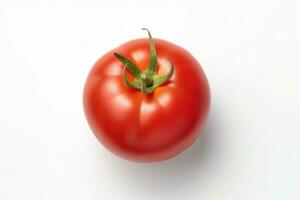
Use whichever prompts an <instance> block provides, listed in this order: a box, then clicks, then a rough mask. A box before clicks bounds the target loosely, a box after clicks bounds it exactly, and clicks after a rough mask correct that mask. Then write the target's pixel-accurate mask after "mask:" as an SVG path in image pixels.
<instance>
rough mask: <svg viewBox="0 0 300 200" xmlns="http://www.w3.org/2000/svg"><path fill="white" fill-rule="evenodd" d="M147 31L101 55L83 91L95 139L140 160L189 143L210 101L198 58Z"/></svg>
mask: <svg viewBox="0 0 300 200" xmlns="http://www.w3.org/2000/svg"><path fill="white" fill-rule="evenodd" d="M144 30H146V31H148V30H147V29H144ZM148 36H149V39H146V38H143V39H136V40H132V41H129V42H127V43H125V44H123V45H121V46H119V47H117V48H116V49H113V50H112V51H109V52H108V53H106V54H105V55H104V56H102V57H101V58H100V59H99V60H98V61H97V62H96V63H95V65H94V67H93V68H92V70H91V71H90V73H89V75H88V78H87V81H86V84H85V87H84V97H83V101H84V110H85V114H86V118H87V121H88V123H89V126H90V128H91V129H92V131H93V132H94V134H95V136H96V137H97V138H98V140H99V141H101V143H102V144H103V145H104V146H106V147H107V148H108V149H109V150H110V151H112V152H113V153H115V154H117V155H119V156H120V157H122V158H125V159H128V160H132V161H140V162H152V161H161V160H165V159H169V158H171V157H173V156H175V155H177V154H178V153H180V152H181V151H183V150H184V149H186V148H187V147H188V146H190V145H191V144H192V143H193V142H194V141H195V139H196V138H197V137H198V136H199V134H200V131H201V128H202V127H203V125H204V123H205V121H206V118H207V115H208V111H209V104H210V92H209V85H208V81H207V79H206V76H205V74H204V72H203V70H202V68H201V66H200V64H199V63H198V62H197V60H196V59H195V58H194V57H193V56H192V55H191V54H190V53H188V52H187V51H186V50H184V49H183V48H181V47H179V46H177V45H175V44H172V43H170V42H167V41H165V40H161V39H155V40H154V39H153V38H152V36H151V34H150V32H149V31H148ZM149 44H150V45H149Z"/></svg>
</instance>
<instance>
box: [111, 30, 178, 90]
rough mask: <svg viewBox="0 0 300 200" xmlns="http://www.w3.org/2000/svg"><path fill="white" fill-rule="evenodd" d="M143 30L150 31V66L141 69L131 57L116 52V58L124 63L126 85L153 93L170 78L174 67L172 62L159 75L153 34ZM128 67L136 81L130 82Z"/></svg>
mask: <svg viewBox="0 0 300 200" xmlns="http://www.w3.org/2000/svg"><path fill="white" fill-rule="evenodd" d="M142 30H146V31H147V32H148V37H149V43H150V61H149V66H148V68H147V69H146V70H145V71H143V72H142V71H141V70H140V69H139V68H138V67H137V66H136V65H135V64H134V63H133V62H131V61H130V60H129V59H127V58H125V57H124V56H122V55H120V54H118V53H116V52H115V53H114V55H115V56H116V58H117V59H118V60H119V61H120V62H122V63H123V64H124V69H123V78H124V82H125V84H126V86H128V87H130V88H134V89H138V90H141V91H142V93H143V94H149V93H152V92H153V91H154V90H155V89H156V88H157V87H159V86H161V85H162V84H164V83H165V82H166V81H168V80H170V79H171V77H172V75H173V73H174V67H173V64H172V63H171V69H170V71H169V72H168V73H167V74H164V75H161V76H158V75H157V74H156V71H157V56H156V49H155V45H154V40H153V38H152V36H151V33H150V31H149V30H148V29H146V28H143V29H142ZM126 69H128V70H129V71H130V72H131V73H132V74H133V76H134V78H135V79H134V81H133V82H129V81H128V78H127V75H126Z"/></svg>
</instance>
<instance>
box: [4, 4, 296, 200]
mask: <svg viewBox="0 0 300 200" xmlns="http://www.w3.org/2000/svg"><path fill="white" fill-rule="evenodd" d="M299 19H300V12H299V4H298V1H296V0H295V1H292V0H287V1H283V0H282V1H279V0H261V1H259V0H254V1H253V0H239V1H238V0H236V1H235V0H227V1H217V0H213V1H208V0H206V1H187V0H186V1H171V0H169V1H165V2H161V1H159V0H155V1H149V2H146V1H145V2H143V1H134V0H131V1H129V2H128V1H127V2H126V3H125V1H120V2H118V1H116V0H114V1H108V2H101V1H95V2H85V1H71V0H70V1H51V3H50V2H46V1H44V2H41V1H19V2H17V1H13V0H12V1H3V0H2V1H1V2H0V199H1V200H15V199H16V200H20V199H22V200H44V199H45V200H53V199H62V200H63V199H73V200H77V199H78V200H82V199H87V200H99V199H103V200H104V199H105V200H106V199H108V200H110V199H113V200H115V199H117V200H124V199H128V200H153V199H163V200H169V199H170V200H176V199H177V200H182V199H185V200H198V199H205V200H220V199H222V200H253V199H256V200H267V199H272V200H279V199H280V200H286V199H288V200H298V199H300V127H299V119H300V59H299V55H300V28H299ZM143 27H147V28H149V29H150V30H151V31H152V34H153V36H154V37H159V38H163V39H166V40H169V41H172V42H174V43H176V44H178V45H180V46H182V47H184V48H186V49H188V50H189V51H190V52H191V53H192V54H193V55H194V56H195V57H196V58H197V59H198V60H199V62H200V63H201V64H202V66H203V68H204V70H205V72H206V74H207V76H208V79H209V81H210V85H211V92H212V107H211V113H210V117H209V120H208V123H207V127H206V129H205V131H204V133H203V135H202V136H201V137H200V138H199V140H198V141H197V142H196V143H195V144H194V145H193V146H192V147H191V148H189V149H188V150H187V151H185V152H184V153H182V154H180V155H179V156H177V157H176V158H174V159H171V160H169V161H165V162H161V163H155V164H139V163H132V162H128V161H125V160H122V159H119V158H118V157H116V156H114V155H112V154H111V153H109V152H108V151H107V150H106V149H104V147H102V145H101V144H100V143H98V141H97V140H96V139H95V137H94V136H93V134H92V133H91V131H90V129H89V128H88V125H87V122H86V121H85V117H84V114H83V108H82V89H83V85H84V82H85V79H86V76H87V73H88V72H89V70H90V68H91V67H92V65H93V64H94V62H95V61H96V60H97V59H98V58H99V57H100V56H101V55H102V54H104V53H105V52H107V51H108V50H110V49H112V48H114V47H116V46H118V45H119V44H121V43H123V42H125V41H127V40H130V39H134V38H138V37H146V33H145V32H144V31H141V30H140V29H141V28H143Z"/></svg>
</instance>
